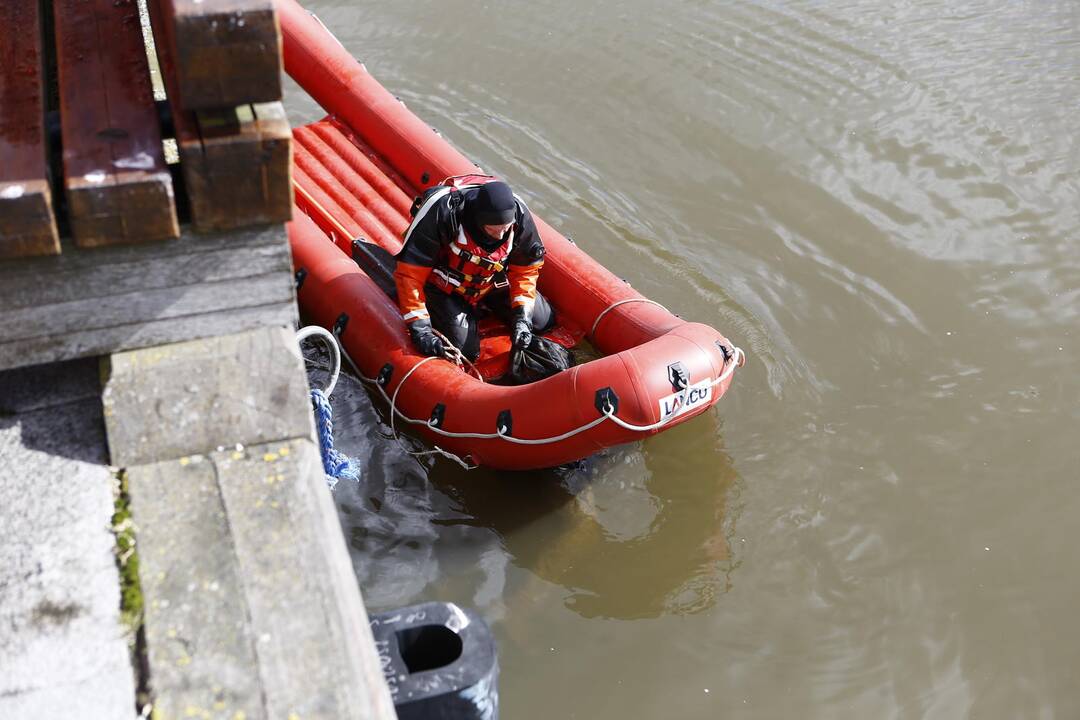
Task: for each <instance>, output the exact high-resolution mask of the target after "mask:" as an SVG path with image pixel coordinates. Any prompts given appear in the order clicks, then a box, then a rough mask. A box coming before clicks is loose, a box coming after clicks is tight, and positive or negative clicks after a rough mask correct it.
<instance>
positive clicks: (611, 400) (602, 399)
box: [596, 387, 619, 415]
mask: <svg viewBox="0 0 1080 720" xmlns="http://www.w3.org/2000/svg"><path fill="white" fill-rule="evenodd" d="M609 407H610V408H611V412H613V413H617V412H619V396H618V395H616V394H615V391H614V390H612V389H611V388H609V387H606V388H600V389H599V390H597V391H596V409H597V411H598V412H599V413H600V414H601V415H604V414H606V413H607V412H608V408H609Z"/></svg>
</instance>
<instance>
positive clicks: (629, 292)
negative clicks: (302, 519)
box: [277, 0, 743, 469]
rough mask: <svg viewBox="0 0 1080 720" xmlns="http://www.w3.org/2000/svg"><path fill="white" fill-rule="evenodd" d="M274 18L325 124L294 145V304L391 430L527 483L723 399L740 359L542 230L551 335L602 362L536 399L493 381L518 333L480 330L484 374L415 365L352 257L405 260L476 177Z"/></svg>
mask: <svg viewBox="0 0 1080 720" xmlns="http://www.w3.org/2000/svg"><path fill="white" fill-rule="evenodd" d="M277 6H278V10H279V15H280V19H281V28H282V34H283V38H284V56H285V69H286V71H287V72H288V73H289V75H291V76H292V77H293V79H295V80H296V81H297V82H298V83H299V84H300V86H301V87H303V88H304V89H305V90H306V91H307V92H308V93H309V94H310V95H311V96H312V97H313V98H314V99H315V100H316V101H317V102H318V103H319V104H320V105H321V106H322V107H323V108H324V109H325V110H326V111H327V112H328V113H329V114H330V115H329V117H328V118H327V119H325V120H322V121H320V122H317V123H313V124H311V125H308V126H305V127H301V128H297V129H296V130H295V131H294V138H295V143H294V148H295V159H294V185H295V189H296V203H297V207H298V208H299V210H300V211H299V212H297V213H295V220H294V221H293V222H292V223H290V226H289V239H290V242H291V244H292V251H293V262H294V265H295V267H296V271H297V279H298V284H299V291H298V295H299V300H300V305H301V308H302V309H303V311H304V313H305V315H307V317H309V318H310V319H311V320H312V321H314V322H316V323H318V324H320V325H322V326H324V327H326V328H330V329H333V330H334V332H335V333H336V334H337V336H338V339H339V340H340V342H341V344H342V346H343V348H344V349H345V351H346V353H347V354H348V356H350V357H351V358H352V360H353V362H354V364H355V366H356V368H357V370H358V371H359V372H360V373H361V374H362V375H363V376H364V377H365V378H366V379H368V380H370V381H371V382H372V383H373V384H374V386H375V387H376V389H377V392H379V393H380V394H381V395H382V396H383V397H385V399H386V400H387V402H388V403H390V408H391V409H390V417H391V418H392V421H393V422H394V423H395V425H396V426H397V427H399V428H400V427H402V426H403V425H409V426H411V428H412V429H413V430H414V431H415V432H417V433H418V434H420V435H421V436H423V437H424V438H425V439H427V440H428V441H429V442H431V443H433V444H434V445H436V447H437V448H439V449H440V450H441V451H444V452H447V453H453V454H454V455H456V456H457V457H458V458H461V459H463V460H464V461H465V462H466V463H475V464H480V465H485V466H489V467H493V468H501V469H527V468H538V467H550V466H554V465H559V464H562V463H566V462H570V461H573V460H577V459H580V458H583V457H586V456H588V455H591V454H593V453H595V452H597V451H598V450H601V449H603V448H606V447H610V446H612V445H618V444H621V443H626V442H631V441H634V440H638V439H641V438H642V437H644V436H647V435H651V434H654V433H657V432H660V431H661V430H664V429H666V428H668V427H672V426H674V425H676V424H678V423H682V422H685V421H686V420H688V419H690V418H691V417H694V416H695V415H698V414H700V413H702V412H705V410H706V409H708V408H709V407H711V406H713V405H714V404H716V402H717V401H719V400H720V398H721V396H723V394H724V393H725V392H726V391H727V389H728V386H729V385H730V383H731V379H732V375H733V373H734V370H735V368H736V367H738V366H739V365H741V364H742V359H743V355H742V352H741V351H739V350H738V349H737V348H733V347H732V345H731V344H730V343H729V342H728V341H727V339H726V338H724V336H722V335H721V334H720V333H718V332H717V331H716V330H714V329H713V328H711V327H708V326H706V325H702V324H699V323H693V322H687V321H685V320H682V319H680V318H677V317H675V316H674V315H672V314H671V313H670V312H668V311H667V310H665V309H664V308H662V307H660V306H659V305H657V304H656V303H654V302H652V301H650V300H648V299H647V298H645V297H643V296H642V295H641V294H639V293H637V292H636V291H635V290H633V289H632V288H631V287H630V286H629V285H628V284H627V283H626V282H624V281H622V280H620V279H619V278H617V277H615V276H614V275H612V274H611V273H610V272H608V271H607V270H606V269H604V268H603V267H602V266H600V265H599V264H598V263H597V262H596V261H595V260H593V259H592V258H590V257H589V256H588V255H586V254H585V253H584V252H582V250H581V249H580V248H578V247H577V246H576V245H575V244H573V242H571V241H570V240H568V239H567V238H565V237H563V236H562V235H560V234H559V233H558V232H556V231H555V230H553V229H552V228H551V227H550V226H548V225H547V224H546V223H544V222H543V221H542V220H541V219H540V218H536V223H537V228H538V230H539V232H540V234H541V237H542V238H543V241H544V245H545V247H546V249H547V257H546V261H545V265H544V268H543V270H542V272H541V274H540V283H539V289H540V292H542V293H543V294H544V296H545V297H546V298H548V300H549V302H550V303H551V304H552V306H553V307H554V308H555V311H556V313H557V317H558V319H559V326H558V327H556V328H555V329H554V330H553V331H552V332H551V333H548V334H547V335H548V337H549V338H551V339H553V340H555V341H556V342H559V343H561V344H563V345H566V346H572V345H574V344H575V343H576V342H578V341H580V340H581V339H582V338H585V339H586V340H587V341H588V343H589V344H590V346H591V348H592V353H591V355H592V356H595V355H600V356H601V357H599V358H598V359H593V360H590V361H588V362H585V363H584V364H580V365H576V366H575V367H573V368H571V369H570V370H567V371H564V372H561V373H559V374H557V375H554V376H552V377H549V378H547V379H545V380H541V381H539V382H535V383H531V384H528V385H518V386H505V385H497V384H492V383H489V382H485V380H488V379H491V378H493V377H495V376H497V375H499V374H501V372H503V371H504V370H505V369H506V367H507V364H508V355H509V349H510V341H509V339H508V330H507V328H506V327H505V325H502V324H501V323H500V322H498V321H497V320H495V319H494V318H489V319H487V320H485V321H484V322H483V323H482V324H481V358H480V360H479V362H478V363H477V365H476V367H475V368H466V369H462V368H461V367H459V366H457V365H455V364H453V363H451V362H448V361H446V360H444V359H441V358H439V359H436V358H425V357H424V356H422V355H420V354H418V353H417V352H416V351H415V350H414V349H413V347H412V344H411V343H410V341H409V335H408V332H407V331H406V328H405V324H404V323H403V322H402V320H401V314H400V312H399V310H398V308H397V305H396V304H395V302H394V301H393V300H392V299H391V298H390V297H389V296H388V294H387V292H386V290H385V283H383V287H380V284H379V283H378V282H377V280H378V278H377V277H375V274H374V273H372V272H371V265H370V264H368V265H365V262H364V258H363V257H359V256H358V257H357V259H354V256H356V254H357V250H358V249H362V248H363V247H368V248H370V247H371V246H373V245H374V246H378V248H381V250H378V252H380V253H382V255H383V256H384V258H385V256H386V253H390V254H393V253H396V252H397V251H398V250H399V249H400V247H401V237H402V233H403V232H404V230H405V229H406V228H407V227H408V225H409V221H410V216H409V208H410V205H411V204H412V201H413V198H414V197H415V196H416V195H418V194H419V193H420V192H421V191H422V190H424V189H425V188H427V187H430V186H432V185H434V184H437V183H439V182H440V181H442V180H443V179H444V178H447V177H451V176H456V175H467V174H470V173H477V172H479V169H478V168H477V167H476V165H474V164H473V163H472V162H470V161H469V160H467V159H466V158H465V157H464V156H462V155H461V154H460V153H459V152H458V151H457V150H455V149H454V148H453V147H451V146H450V145H449V144H448V143H447V142H446V141H444V140H443V139H442V138H441V137H440V136H439V135H438V134H437V133H435V132H433V131H432V129H431V128H429V127H428V126H427V125H425V124H424V123H423V122H422V121H421V120H420V119H419V118H417V117H416V116H415V115H413V114H412V113H411V112H410V111H409V110H408V109H407V108H406V107H405V106H404V105H403V104H402V103H401V102H399V101H398V100H397V99H395V98H394V96H393V95H391V94H390V93H389V92H387V90H386V89H384V88H383V87H382V86H381V85H380V84H379V83H378V82H377V81H376V80H375V79H374V78H373V77H371V75H369V74H368V73H367V71H366V70H365V69H364V67H363V66H362V65H361V64H360V63H358V62H357V61H356V60H354V59H353V58H352V57H351V56H350V55H349V54H348V52H346V51H345V49H344V48H343V47H342V46H341V45H340V44H339V43H338V42H337V40H336V39H335V38H334V37H333V36H332V35H331V34H330V33H329V32H328V31H327V30H326V29H325V28H324V27H323V26H322V25H321V23H320V22H319V21H318V20H317V19H315V18H314V17H313V16H312V15H310V14H309V13H307V12H306V11H305V10H303V8H301V7H300V6H299V5H297V4H296V2H295V1H294V0H278V3H277ZM354 241H357V242H355V243H354ZM361 255H363V253H361ZM368 259H369V260H370V253H368ZM362 266H363V267H367V268H368V272H364V270H363V269H361V268H362Z"/></svg>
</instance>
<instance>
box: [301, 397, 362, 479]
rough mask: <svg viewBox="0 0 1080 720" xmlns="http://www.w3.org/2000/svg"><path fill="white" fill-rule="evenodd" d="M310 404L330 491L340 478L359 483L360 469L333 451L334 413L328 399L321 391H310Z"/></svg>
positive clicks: (342, 454)
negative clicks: (313, 409)
mask: <svg viewBox="0 0 1080 720" xmlns="http://www.w3.org/2000/svg"><path fill="white" fill-rule="evenodd" d="M311 404H312V406H313V407H314V408H315V431H316V432H317V433H318V434H319V451H320V453H321V454H322V464H323V470H324V471H325V472H326V482H327V483H329V485H330V488H331V489H333V487H334V486H335V485H337V481H338V480H340V479H342V478H344V479H346V480H352V481H353V482H360V468H359V467H358V466H357V464H356V461H355V460H353V459H352V458H349V457H347V456H346V455H345V453H343V452H340V451H338V450H335V449H334V411H333V409H332V408H331V407H330V398H328V397H326V393H324V392H323V391H322V390H312V391H311Z"/></svg>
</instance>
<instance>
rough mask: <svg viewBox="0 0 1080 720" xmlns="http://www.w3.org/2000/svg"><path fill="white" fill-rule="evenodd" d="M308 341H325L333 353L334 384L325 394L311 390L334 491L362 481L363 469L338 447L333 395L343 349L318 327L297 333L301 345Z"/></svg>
mask: <svg viewBox="0 0 1080 720" xmlns="http://www.w3.org/2000/svg"><path fill="white" fill-rule="evenodd" d="M308 338H315V339H317V340H319V341H321V342H322V345H323V346H324V347H325V348H326V349H327V351H328V352H329V353H330V381H329V383H328V384H327V386H326V389H325V390H324V389H320V388H312V389H311V407H312V410H313V412H314V413H315V432H316V434H317V435H318V438H319V455H320V456H321V458H322V465H323V472H324V473H326V484H327V485H329V486H330V489H331V490H333V489H334V486H335V485H337V482H338V480H341V479H342V478H344V479H346V480H352V481H353V482H359V481H360V468H359V466H358V465H357V463H356V461H355V460H353V459H352V458H350V457H348V456H347V455H345V453H343V452H341V451H339V450H338V449H336V448H335V447H334V409H333V408H332V407H331V406H330V393H332V392H333V391H334V388H335V387H336V386H337V381H338V378H339V377H340V376H341V349H340V348H339V347H338V342H337V338H336V337H334V335H333V334H332V333H331V332H330V331H329V330H327V329H326V328H322V327H319V326H318V325H308V326H307V327H304V328H301V329H300V330H299V331H298V332H297V333H296V342H297V344H298V345H299V344H300V343H302V342H303V341H304V340H307V339H308Z"/></svg>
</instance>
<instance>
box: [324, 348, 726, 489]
mask: <svg viewBox="0 0 1080 720" xmlns="http://www.w3.org/2000/svg"><path fill="white" fill-rule="evenodd" d="M341 354H342V356H343V357H344V358H345V360H346V361H348V363H349V365H350V366H351V367H352V369H353V372H355V373H356V375H357V377H359V378H360V379H361V380H363V381H364V382H366V383H369V384H371V385H374V386H375V387H376V388H378V390H379V393H380V394H381V395H382V396H383V399H384V400H386V401H387V402H388V403H389V404H390V431H391V432H392V433H393V435H394V437H395V438H397V437H398V435H397V430H396V428H395V421H394V418H395V417H400V418H401V419H402V420H404V421H405V422H407V423H409V424H410V425H423V426H424V427H426V428H427V429H428V430H430V431H431V432H433V433H435V434H437V435H441V436H443V437H450V438H475V439H478V440H494V439H496V438H501V439H502V440H505V441H507V442H511V443H516V444H518V445H547V444H550V443H556V442H560V441H562V440H565V439H567V438H570V437H573V436H574V435H578V434H580V433H583V432H586V431H588V430H592V429H593V428H594V427H596V426H597V425H599V424H600V423H602V422H606V421H608V420H610V421H611V422H614V423H615V424H616V425H619V426H620V427H623V428H625V429H627V430H631V431H634V432H651V431H653V430H658V429H660V428H662V427H664V426H665V425H667V424H668V423H670V422H671V421H672V420H674V419H675V418H676V417H677V416H678V413H677V412H672V413H671V414H669V415H667V416H666V417H662V418H660V420H659V421H657V422H655V423H651V424H649V425H635V424H633V423H629V422H627V421H625V420H623V419H622V418H620V417H619V416H618V415H617V414H616V410H615V407H614V406H613V405H611V404H610V403H608V404H607V405H605V406H604V408H603V411H602V412H601V414H600V416H599V417H598V418H596V419H595V420H591V421H590V422H587V423H585V424H584V425H581V426H579V427H576V428H574V429H572V430H568V431H566V432H564V433H562V434H561V435H555V436H552V437H546V438H517V437H513V436H512V435H508V434H507V431H506V428H504V427H499V428H497V429H496V432H493V433H474V432H451V431H449V430H443V429H442V428H440V427H438V426H436V425H434V424H433V423H432V421H431V420H430V419H429V420H420V419H418V418H411V417H409V416H408V415H406V414H405V413H403V412H401V411H400V410H398V409H397V396H398V393H399V392H400V391H401V387H402V386H403V385H404V384H405V381H406V380H408V379H409V377H410V376H411V375H412V374H413V373H414V372H416V370H417V369H418V368H419V367H420V366H421V365H423V364H424V363H427V362H430V361H432V360H438V359H440V358H438V357H427V358H424V359H423V360H421V361H420V362H418V363H416V364H415V365H413V366H412V367H411V368H409V371H408V372H407V373H405V376H404V377H402V378H401V381H400V382H399V383H398V384H397V387H396V388H394V394H393V395H392V396H391V395H387V394H386V390H385V389H384V388H383V386H382V385H380V384H379V382H378V380H376V379H375V378H370V377H367V376H366V375H364V373H363V372H361V371H360V368H359V367H357V365H356V363H355V362H354V361H353V359H352V358H351V357H350V356H349V353H348V352H347V351H346V350H345V348H344V347H342V348H341ZM745 363H746V353H744V352H743V351H742V348H738V347H736V348H734V349H733V350H732V352H731V356H730V358H729V359H728V360H726V361H725V363H724V371H723V372H721V373H720V375H719V376H718V377H717V378H716V379H715V380H712V381H711V382H710V383H709V385H708V386H709V387H715V386H716V385H719V384H720V383H722V382H724V381H725V380H727V379H728V378H729V377H731V375H732V373H734V372H735V368H737V367H742V366H743V365H744V364H745ZM694 387H695V386H694V385H691V384H690V383H687V384H686V385H685V386H684V387H683V389H682V395H681V399H680V402H679V403H676V404H675V405H674V407H680V406H682V405H683V404H684V403H685V401H686V397H687V395H688V394H689V392H690V390H691V389H693V388H694ZM697 387H700V385H698V386H697ZM434 448H435V449H434V450H431V451H428V452H426V453H412V452H410V453H409V454H410V455H423V454H440V455H443V456H444V457H447V458H449V459H451V460H454V461H455V462H457V463H458V464H459V465H461V466H462V467H464V468H465V469H467V470H471V469H473V468H475V467H477V466H476V464H475V463H472V462H469V461H468V460H465V459H462V458H460V457H458V456H457V455H454V454H453V453H451V452H449V451H447V450H443V449H442V448H440V447H439V446H438V445H436V446H434ZM407 452H408V451H407Z"/></svg>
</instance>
